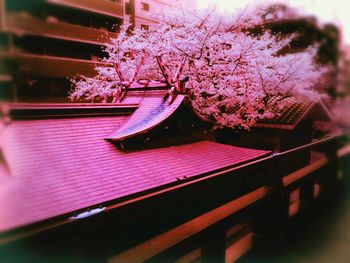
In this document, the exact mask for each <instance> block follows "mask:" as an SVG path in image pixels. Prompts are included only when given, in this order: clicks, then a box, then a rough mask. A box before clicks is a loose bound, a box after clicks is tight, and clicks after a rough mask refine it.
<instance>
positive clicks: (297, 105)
mask: <svg viewBox="0 0 350 263" xmlns="http://www.w3.org/2000/svg"><path fill="white" fill-rule="evenodd" d="M285 103H286V105H285V106H284V107H283V108H282V109H281V110H279V112H277V114H276V115H275V116H274V117H273V118H271V119H263V120H259V121H258V122H257V123H256V124H255V126H257V127H269V128H280V129H287V130H292V129H294V128H295V126H296V125H298V123H299V122H300V121H301V120H303V119H304V118H308V117H312V118H313V119H314V120H323V121H331V120H332V119H333V117H332V116H331V113H330V112H329V111H328V109H327V108H326V106H325V105H324V104H323V102H322V101H321V100H319V101H317V102H314V101H311V100H309V99H307V98H304V99H297V98H294V97H291V98H287V99H286V100H285Z"/></svg>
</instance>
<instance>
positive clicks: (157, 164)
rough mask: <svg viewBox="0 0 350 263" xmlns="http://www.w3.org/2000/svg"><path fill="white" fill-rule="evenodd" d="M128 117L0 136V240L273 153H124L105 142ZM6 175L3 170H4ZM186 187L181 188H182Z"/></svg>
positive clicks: (183, 149) (185, 149)
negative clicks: (2, 162)
mask: <svg viewBox="0 0 350 263" xmlns="http://www.w3.org/2000/svg"><path fill="white" fill-rule="evenodd" d="M127 118H129V117H128V116H114V117H111V116H108V117H89V118H80V117H79V118H78V117H75V118H59V119H45V120H44V119H37V120H14V121H12V122H11V123H9V124H7V125H6V126H5V127H4V129H3V131H2V137H3V144H2V150H3V154H4V158H5V159H6V161H7V165H8V170H10V172H11V174H10V175H8V174H0V182H1V184H0V211H1V213H0V232H6V231H8V230H11V229H14V228H17V227H20V226H24V225H28V224H31V223H35V222H40V221H43V220H46V219H49V218H53V217H56V216H60V215H66V216H67V217H69V216H71V215H72V214H73V213H74V211H77V210H79V209H84V208H88V207H92V206H95V205H99V204H103V203H104V202H108V201H113V200H114V201H115V202H117V201H118V199H119V198H127V197H131V196H132V195H133V194H136V193H141V192H143V191H146V190H148V191H149V190H151V189H153V188H156V187H166V185H167V184H169V183H174V182H176V181H177V178H178V177H184V176H186V177H188V178H191V177H194V176H198V175H202V174H204V173H208V172H212V171H215V170H217V169H221V168H224V167H228V166H233V165H237V164H239V163H242V162H246V161H249V160H252V159H255V158H258V157H261V156H264V155H266V154H268V153H269V152H268V151H260V150H253V149H245V148H239V147H234V146H229V145H223V144H218V143H215V142H211V141H200V142H195V143H190V144H184V145H177V146H169V147H163V148H156V149H146V150H139V151H132V152H123V151H121V150H119V149H118V148H117V147H115V146H114V145H113V144H112V143H110V142H108V141H106V140H105V139H104V138H106V137H107V136H108V135H110V134H111V133H112V132H114V131H116V130H117V129H118V128H120V127H121V125H123V123H125V121H127ZM0 171H1V170H0ZM179 183H181V182H179Z"/></svg>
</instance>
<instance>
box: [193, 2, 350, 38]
mask: <svg viewBox="0 0 350 263" xmlns="http://www.w3.org/2000/svg"><path fill="white" fill-rule="evenodd" d="M197 1H198V6H199V7H201V8H205V7H207V6H208V5H210V4H215V5H218V7H219V9H220V10H224V11H233V10H235V9H237V8H239V7H244V6H245V5H246V4H247V3H256V2H261V0H260V1H256V0H197ZM270 2H271V1H270ZM274 2H276V1H274ZM279 2H280V3H286V4H289V5H290V6H292V7H297V8H298V9H300V10H301V11H302V12H303V13H305V14H311V15H315V16H316V17H317V18H318V19H319V20H320V21H321V22H333V23H335V24H337V25H338V26H340V28H341V29H342V32H343V40H344V41H345V42H346V43H347V44H350V14H349V10H350V1H348V0H332V1H329V0H284V1H283V0H282V1H279Z"/></svg>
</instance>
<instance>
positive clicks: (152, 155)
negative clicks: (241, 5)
mask: <svg viewBox="0 0 350 263" xmlns="http://www.w3.org/2000/svg"><path fill="white" fill-rule="evenodd" d="M166 92H167V91H166V90H158V91H155V90H151V91H143V92H140V91H128V93H127V94H126V97H125V99H124V100H123V102H122V103H117V104H96V105H94V106H93V107H92V106H91V105H88V104H80V105H79V106H77V105H71V104H40V105H39V104H7V105H3V107H2V116H3V118H2V126H1V136H2V143H1V166H0V168H1V169H0V182H1V183H0V209H1V211H2V213H1V214H0V259H1V260H2V259H4V260H5V261H6V262H11V260H12V261H13V262H28V261H35V262H40V261H51V260H53V259H55V260H57V261H62V262H106V261H108V262H145V261H148V262H159V261H166V262H179V261H180V262H212V261H213V260H215V261H216V262H224V261H226V262H233V261H234V260H236V259H237V258H239V257H240V256H242V255H243V254H244V253H246V252H247V251H248V250H249V249H250V248H251V247H252V246H254V245H257V244H258V243H259V240H260V242H263V240H264V239H263V238H264V237H265V238H266V236H269V235H271V234H272V233H276V231H277V232H278V231H280V229H281V227H283V222H285V220H288V218H289V217H294V216H295V215H296V214H298V212H299V211H301V209H302V208H303V207H304V206H305V204H310V202H311V201H312V200H314V199H315V198H318V196H320V195H321V196H322V195H324V194H325V193H326V192H327V191H329V190H331V189H334V187H335V186H336V185H337V184H338V179H337V171H338V170H339V171H340V167H341V166H339V165H338V164H339V161H340V160H342V162H341V163H343V162H344V161H345V163H346V158H347V156H349V153H350V148H349V146H348V145H347V144H346V141H344V142H345V144H344V143H342V142H341V140H344V139H346V137H344V135H337V136H334V137H329V138H326V139H323V140H320V141H318V142H313V143H311V144H307V145H303V146H302V148H299V149H298V148H297V149H291V150H289V151H287V152H281V153H280V154H279V155H274V154H272V152H271V151H269V150H257V149H251V148H243V147H237V146H232V145H228V144H222V143H219V142H216V141H213V140H212V141H209V140H203V139H200V138H197V137H193V136H192V135H193V134H195V133H193V132H191V131H188V129H183V128H182V127H181V125H180V124H179V120H181V119H182V118H183V114H182V110H184V109H185V108H184V96H182V95H178V96H177V97H176V98H175V100H174V101H173V102H172V103H171V104H168V102H167V101H164V99H163V97H164V94H165V93H166ZM189 127H190V128H189V129H191V128H193V129H198V128H196V127H192V125H190V126H189ZM311 148H312V149H315V150H317V151H318V152H319V153H320V154H319V155H318V156H316V157H315V158H314V159H313V160H312V162H311V163H310V164H307V165H305V166H304V167H300V168H298V169H295V170H293V171H291V172H290V173H289V174H285V173H284V171H283V170H282V169H279V167H280V166H281V164H283V160H284V159H286V158H291V154H294V155H295V154H298V153H300V152H303V151H304V150H306V149H311ZM338 158H340V159H338ZM342 171H345V170H342ZM339 182H340V181H339Z"/></svg>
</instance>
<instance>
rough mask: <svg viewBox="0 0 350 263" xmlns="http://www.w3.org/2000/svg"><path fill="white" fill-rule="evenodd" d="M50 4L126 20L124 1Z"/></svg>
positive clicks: (68, 0) (64, 0)
mask: <svg viewBox="0 0 350 263" xmlns="http://www.w3.org/2000/svg"><path fill="white" fill-rule="evenodd" d="M47 2H48V3H51V4H56V5H62V6H68V7H72V8H77V9H82V10H86V11H89V12H94V13H100V14H104V15H108V16H111V17H119V18H124V1H117V2H114V1H109V0H99V1H96V0H47Z"/></svg>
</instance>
